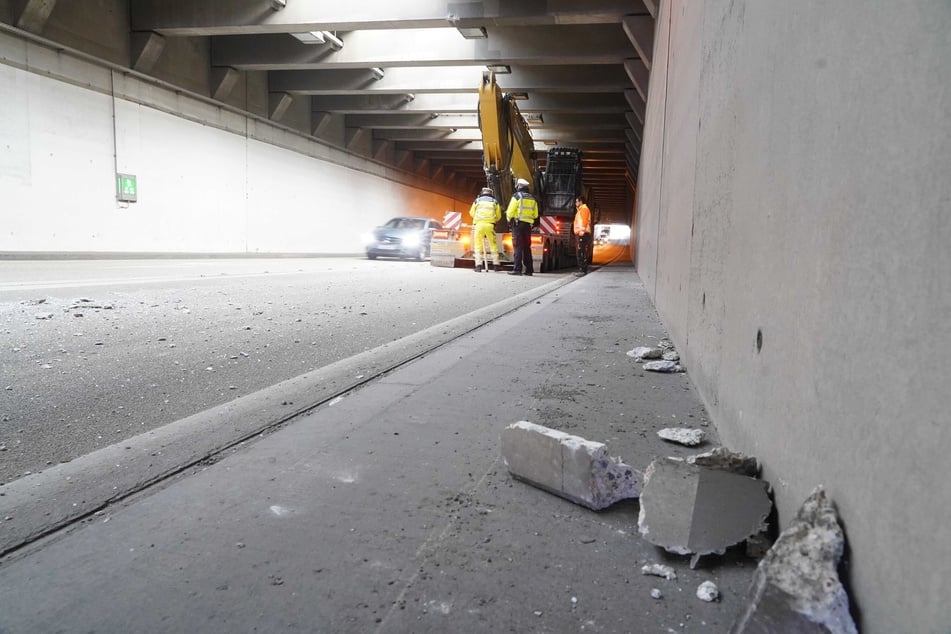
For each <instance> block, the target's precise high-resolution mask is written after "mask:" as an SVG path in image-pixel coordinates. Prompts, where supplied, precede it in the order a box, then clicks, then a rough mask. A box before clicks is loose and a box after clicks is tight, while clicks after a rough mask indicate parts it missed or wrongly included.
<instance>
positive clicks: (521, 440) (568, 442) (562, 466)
mask: <svg viewBox="0 0 951 634" xmlns="http://www.w3.org/2000/svg"><path fill="white" fill-rule="evenodd" d="M502 457H503V458H504V459H505V464H506V465H507V466H508V470H509V471H510V472H511V473H512V475H513V476H515V477H516V478H518V479H520V480H524V481H526V482H529V483H531V484H533V485H535V486H537V487H539V488H542V489H545V490H546V491H549V492H551V493H554V494H555V495H560V496H561V497H563V498H566V499H569V500H571V501H572V502H576V503H578V504H581V505H582V506H586V507H588V508H590V509H595V510H599V509H603V508H606V507H608V506H611V505H612V504H614V503H615V502H618V501H619V500H624V499H628V498H636V497H637V496H638V495H639V494H640V488H641V480H642V477H643V476H642V474H641V472H640V471H638V470H636V469H634V468H633V467H630V466H628V465H626V464H623V463H622V462H620V461H618V460H617V459H614V458H611V457H609V456H608V450H607V447H606V446H605V445H604V444H603V443H599V442H593V441H590V440H585V439H584V438H581V437H580V436H572V435H571V434H566V433H564V432H560V431H557V430H554V429H549V428H548V427H543V426H542V425H536V424H535V423H530V422H528V421H519V422H517V423H514V424H512V425H509V426H508V427H506V428H505V429H504V430H503V431H502Z"/></svg>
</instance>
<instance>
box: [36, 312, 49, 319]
mask: <svg viewBox="0 0 951 634" xmlns="http://www.w3.org/2000/svg"><path fill="white" fill-rule="evenodd" d="M33 316H34V317H35V318H36V319H52V318H53V313H36V314H35V315H33Z"/></svg>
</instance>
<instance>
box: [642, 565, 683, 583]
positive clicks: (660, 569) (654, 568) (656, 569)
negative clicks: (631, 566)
mask: <svg viewBox="0 0 951 634" xmlns="http://www.w3.org/2000/svg"><path fill="white" fill-rule="evenodd" d="M641 574H642V575H653V576H655V577H663V578H664V579H666V580H667V581H675V580H676V579H677V573H676V572H675V571H674V569H673V568H671V567H670V566H665V565H664V564H646V565H644V566H641Z"/></svg>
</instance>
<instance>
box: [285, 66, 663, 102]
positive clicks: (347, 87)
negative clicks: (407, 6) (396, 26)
mask: <svg viewBox="0 0 951 634" xmlns="http://www.w3.org/2000/svg"><path fill="white" fill-rule="evenodd" d="M634 62H636V63H637V64H638V65H640V67H641V69H643V65H642V64H640V62H639V61H638V60H634ZM625 69H626V64H625V65H623V66H622V65H620V64H607V65H600V66H563V67H558V68H554V67H547V66H534V67H522V68H519V69H514V68H513V69H512V73H511V74H508V75H501V76H498V77H497V78H496V81H497V82H498V83H499V85H500V86H501V87H502V90H503V91H504V92H528V93H529V94H530V95H531V94H532V93H533V92H537V93H542V92H546V93H556V94H564V93H572V92H577V93H623V91H624V90H625V89H627V88H630V85H631V80H630V78H629V76H628V75H627V74H626V72H625ZM483 71H484V67H481V66H451V67H440V68H391V69H387V71H386V75H385V76H384V77H382V78H380V79H374V78H373V76H372V74H371V73H370V71H369V69H366V70H360V69H355V70H354V69H348V70H283V71H273V72H271V73H268V77H269V80H268V81H269V87H270V90H271V91H273V92H290V93H295V94H306V95H347V94H350V95H359V94H419V93H469V94H472V95H473V96H474V98H476V97H475V95H477V94H478V87H479V84H480V83H481V81H482V72H483ZM645 73H646V71H645Z"/></svg>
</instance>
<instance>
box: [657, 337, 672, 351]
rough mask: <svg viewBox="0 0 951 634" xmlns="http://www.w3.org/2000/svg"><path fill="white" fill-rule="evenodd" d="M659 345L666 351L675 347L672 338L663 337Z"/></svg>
mask: <svg viewBox="0 0 951 634" xmlns="http://www.w3.org/2000/svg"><path fill="white" fill-rule="evenodd" d="M657 347H658V348H660V349H661V350H664V351H669V350H673V349H674V342H673V341H671V340H670V339H661V340H660V341H659V342H658V343H657Z"/></svg>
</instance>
